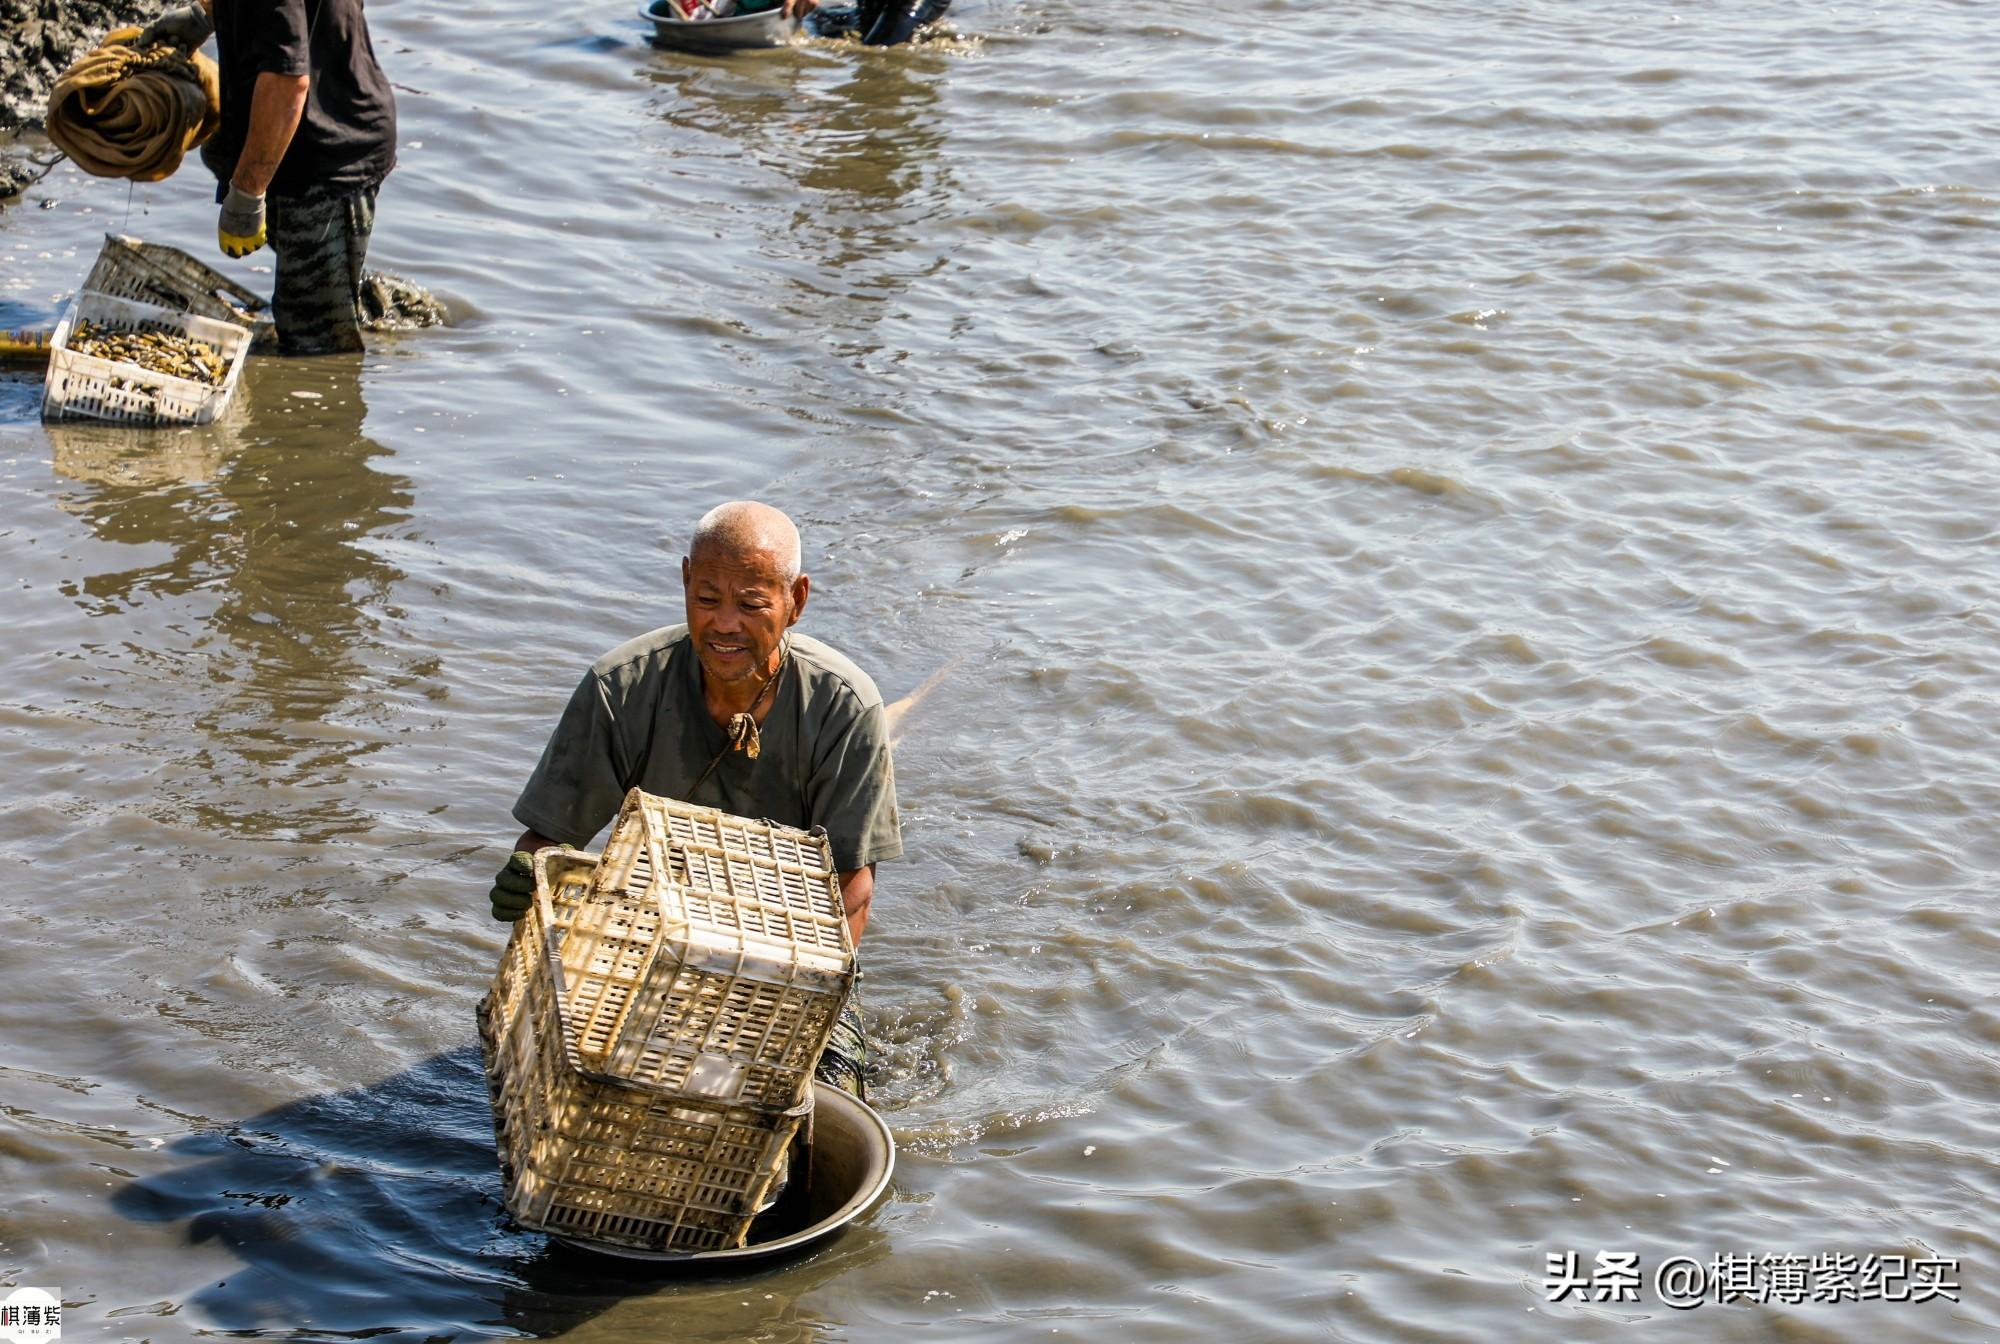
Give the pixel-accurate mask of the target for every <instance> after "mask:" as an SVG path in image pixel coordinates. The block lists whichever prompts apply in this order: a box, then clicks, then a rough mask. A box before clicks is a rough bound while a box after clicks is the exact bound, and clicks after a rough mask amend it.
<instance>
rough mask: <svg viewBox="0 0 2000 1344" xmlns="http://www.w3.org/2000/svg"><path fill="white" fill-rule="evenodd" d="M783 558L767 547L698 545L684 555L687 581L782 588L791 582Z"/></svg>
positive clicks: (721, 585) (732, 585)
mask: <svg viewBox="0 0 2000 1344" xmlns="http://www.w3.org/2000/svg"><path fill="white" fill-rule="evenodd" d="M786 559H787V557H785V556H783V555H780V554H779V553H778V552H777V551H776V550H775V549H773V548H770V547H743V546H717V545H707V546H701V545H698V546H696V547H695V548H694V550H693V552H692V553H691V554H689V556H688V582H689V583H690V584H710V585H714V586H717V587H725V588H771V589H777V590H782V589H784V588H785V587H786V586H787V585H788V584H789V583H790V582H791V575H790V574H789V573H787V572H786V571H787V570H788V569H789V566H788V565H787V564H786Z"/></svg>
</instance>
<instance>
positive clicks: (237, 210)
mask: <svg viewBox="0 0 2000 1344" xmlns="http://www.w3.org/2000/svg"><path fill="white" fill-rule="evenodd" d="M215 240H216V242H217V243H219V244H221V246H222V251H223V254H224V255H225V256H231V257H247V256H249V255H250V254H251V253H252V252H255V251H256V250H257V249H258V248H260V247H262V246H263V245H264V243H265V237H264V198H263V197H262V196H252V195H251V194H250V193H249V192H247V191H245V190H243V188H241V187H239V186H237V185H236V184H235V183H234V182H231V183H230V184H229V194H228V195H227V196H224V197H223V198H222V217H221V218H220V219H218V220H217V221H216V223H215Z"/></svg>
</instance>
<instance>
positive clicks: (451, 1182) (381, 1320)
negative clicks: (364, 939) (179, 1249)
mask: <svg viewBox="0 0 2000 1344" xmlns="http://www.w3.org/2000/svg"><path fill="white" fill-rule="evenodd" d="M170 1151H171V1152H172V1153H173V1154H174V1155H175V1156H176V1157H178V1158H180V1159H181V1162H180V1164H179V1165H178V1166H176V1167H175V1168H173V1169H172V1170H169V1171H166V1172H164V1173H161V1174H158V1175H154V1176H149V1177H147V1178H145V1179H142V1180H137V1181H133V1182H132V1183H130V1184H128V1185H126V1186H124V1187H122V1188H121V1189H120V1190H119V1191H118V1192H117V1194H116V1195H115V1196H114V1198H113V1202H112V1207H113V1209H114V1210H115V1211H116V1212H117V1213H118V1214H120V1215H121V1216H123V1217H125V1218H127V1219H129V1220H131V1221H133V1222H147V1223H160V1222H183V1221H184V1222H185V1223H186V1224H187V1240H188V1242H189V1243H190V1244H194V1245H201V1244H207V1243H216V1244H219V1245H222V1246H225V1247H227V1248H228V1249H229V1250H230V1251H231V1252H232V1253H233V1254H234V1255H235V1256H236V1257H238V1258H239V1259H240V1260H241V1261H242V1264H243V1268H242V1270H241V1271H239V1272H234V1273H231V1274H229V1275H228V1276H227V1277H226V1278H224V1279H222V1280H220V1281H219V1282H216V1283H213V1284H210V1285H207V1286H205V1287H203V1288H202V1289H200V1290H199V1291H197V1292H196V1293H194V1294H193V1295H192V1296H191V1297H190V1298H189V1299H188V1300H187V1301H186V1302H185V1303H183V1304H182V1306H183V1307H184V1308H193V1309H194V1311H195V1312H196V1314H197V1315H199V1316H200V1317H202V1318H204V1319H205V1320H206V1321H209V1322H212V1323H213V1324H214V1325H215V1326H217V1327H219V1328H221V1329H223V1330H229V1331H257V1332H260V1333H261V1332H263V1331H265V1330H275V1329H277V1328H281V1327H286V1326H297V1325H299V1324H300V1323H301V1322H303V1321H308V1320H309V1321H311V1322H312V1326H313V1328H314V1330H315V1331H316V1332H318V1333H319V1334H324V1335H330V1336H336V1337H343V1336H365V1337H369V1338H380V1337H392V1338H410V1339H426V1338H440V1337H442V1338H453V1337H457V1338H492V1337H494V1336H495V1335H496V1334H505V1335H519V1336H526V1337H530V1338H552V1337H555V1336H559V1335H565V1334H568V1333H569V1332H570V1331H573V1330H576V1329H577V1328H578V1327H580V1326H582V1325H584V1324H585V1323H586V1322H589V1321H591V1320H593V1319H595V1318H597V1317H600V1316H605V1315H607V1314H609V1315H610V1317H611V1319H609V1320H607V1321H606V1322H605V1327H606V1328H605V1333H606V1334H607V1335H615V1336H617V1337H620V1338H626V1337H631V1338H649V1339H650V1338H660V1339H665V1338H673V1339H676V1340H702V1339H713V1340H717V1341H723V1340H737V1339H741V1338H744V1337H745V1336H746V1334H749V1333H752V1332H753V1331H754V1333H755V1334H756V1336H757V1337H758V1338H764V1339H783V1340H810V1339H815V1338H818V1337H819V1335H820V1331H821V1329H822V1328H823V1327H825V1326H827V1325H828V1324H829V1322H827V1321H825V1320H823V1319H822V1318H820V1317H819V1316H817V1315H815V1314H814V1313H813V1312H812V1311H811V1310H810V1309H808V1308H805V1307H803V1306H802V1305H801V1303H800V1299H801V1298H802V1297H804V1296H805V1295H807V1294H809V1293H811V1292H814V1291H816V1290H817V1289H819V1288H822V1287H824V1286H825V1285H826V1284H827V1283H828V1282H829V1281H831V1280H832V1279H834V1278H836V1277H838V1276H839V1275H842V1274H845V1273H847V1272H849V1271H850V1270H854V1269H857V1268H860V1267H862V1266H864V1265H867V1264H870V1263H872V1262H874V1261H875V1260H878V1259H880V1258H881V1257H882V1256H884V1255H886V1254H887V1253H888V1240H887V1238H886V1237H885V1236H883V1235H881V1234H878V1233H873V1232H871V1231H869V1230H868V1229H866V1228H855V1229H850V1230H849V1231H848V1232H846V1233H844V1234H842V1235H841V1236H840V1237H839V1238H838V1239H837V1240H836V1241H835V1242H834V1243H833V1244H832V1245H831V1247H830V1248H828V1249H826V1250H823V1251H821V1252H820V1253H818V1254H816V1255H811V1256H809V1257H808V1258H805V1259H801V1260H797V1261H793V1262H790V1263H787V1264H781V1265H778V1266H775V1267H773V1266H770V1265H762V1266H758V1267H757V1268H756V1269H755V1270H754V1271H752V1272H751V1274H745V1273H743V1272H737V1273H735V1274H732V1275H729V1276H713V1275H709V1276H701V1277H699V1278H690V1277H688V1276H687V1275H685V1274H675V1273H673V1272H671V1271H669V1272H668V1273H666V1274H664V1275H663V1274H661V1273H657V1272H653V1271H651V1270H650V1269H649V1268H648V1267H644V1266H634V1265H631V1264H628V1263H626V1262H621V1261H617V1260H611V1259H606V1258H603V1257H599V1256H594V1255H589V1254H586V1253H583V1252H579V1251H574V1250H569V1249H566V1248H564V1247H562V1246H559V1245H554V1244H551V1243H549V1242H548V1241H547V1239H546V1238H544V1237H541V1236H539V1235H537V1234H534V1233H527V1232H522V1231H520V1230H518V1229H517V1228H515V1227H513V1225H512V1224H511V1223H510V1222H509V1221H508V1220H507V1217H506V1214H505V1212H504V1210H503V1209H502V1208H501V1205H500V1175H499V1169H498V1166H497V1163H496V1160H495V1157H494V1152H493V1130H492V1122H491V1117H490V1113H489V1111H488V1108H487V1099H486V1084H485V1077H484V1074H483V1073H482V1071H481V1069H480V1063H479V1053H478V1051H477V1050H476V1049H474V1048H472V1047H465V1048H462V1049H457V1050H451V1051H447V1052H444V1053H441V1054H437V1055H433V1056H431V1057H430V1058H428V1059H425V1060H422V1061H420V1062H419V1063H417V1064H415V1065H413V1066H411V1067H410V1068H408V1069H405V1070H403V1071H402V1072H401V1073H397V1074H395V1075H393V1076H391V1077H389V1078H386V1079H384V1080H383V1081H382V1082H379V1083H376V1084H374V1085H373V1086H370V1087H362V1088H354V1089H351V1090H349V1091H345V1092H338V1093H331V1094H327V1095H324V1096H318V1097H308V1098H304V1099H302V1100H299V1101H296V1102H292V1103H289V1104H287V1105H284V1106H280V1107H276V1108H274V1109H272V1110H270V1111H267V1112H265V1113H263V1114H261V1115H257V1116H254V1117H252V1118H251V1119H248V1120H245V1121H243V1122H241V1123H240V1124H237V1125H233V1126H231V1127H229V1128H228V1129H226V1130H218V1131H214V1132H207V1133H200V1134H194V1135H190V1136H189V1137H187V1138H185V1139H182V1140H180V1141H178V1142H177V1143H176V1144H175V1145H173V1147H172V1148H171V1149H170ZM753 1276H754V1279H755V1283H756V1291H755V1292H754V1293H752V1292H750V1291H749V1290H748V1287H747V1284H748V1282H749V1281H750V1279H751V1278H752V1277H753ZM746 1299H747V1300H748V1303H749V1307H748V1310H747V1311H746V1310H745V1302H746Z"/></svg>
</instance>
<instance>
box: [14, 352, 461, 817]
mask: <svg viewBox="0 0 2000 1344" xmlns="http://www.w3.org/2000/svg"><path fill="white" fill-rule="evenodd" d="M252 372H253V373H255V374H257V375H258V376H257V377H256V378H255V379H252V380H248V382H249V385H248V386H246V388H245V390H244V397H245V398H246V399H248V400H250V401H252V402H253V403H255V407H254V409H255V412H256V413H255V414H254V415H253V414H252V413H251V411H250V410H249V409H246V408H241V407H239V408H233V409H232V411H231V413H230V414H229V415H228V416H226V417H225V418H224V419H223V420H222V421H220V422H218V423H217V424H215V425H211V426H204V427H201V428H198V429H192V430H186V431H178V430H171V429H168V430H150V431H134V430H131V429H125V428H121V427H118V426H112V425H99V424H91V423H88V422H84V423H74V424H57V425H50V426H48V427H47V433H48V436H49V441H50V447H51V450H52V456H53V461H54V466H55V470H56V472H57V473H58V474H59V475H60V476H63V477H65V478H67V479H68V480H70V481H72V482H75V483H76V487H77V488H73V489H70V490H67V491H65V492H64V493H63V495H62V496H61V497H60V498H59V500H58V503H59V505H60V506H61V507H62V508H63V509H64V510H65V511H66V512H68V513H69V514H71V515H72V516H73V517H75V518H76V519H78V520H79V521H80V522H81V523H82V524H83V525H84V526H85V527H87V528H88V529H89V530H90V532H91V533H92V534H93V535H94V536H95V537H96V538H97V539H98V540H99V541H102V542H105V543H112V546H111V547H110V548H108V549H106V550H104V551H101V552H99V553H98V554H99V555H101V556H104V557H106V558H107V559H108V560H109V563H103V564H100V565H98V567H96V568H95V569H94V570H93V571H91V572H89V573H85V574H82V575H80V576H78V577H75V578H72V579H70V580H68V581H66V583H65V585H64V591H65V592H66V593H68V595H69V596H70V597H71V598H72V599H73V600H74V601H75V602H76V603H77V604H78V605H79V606H80V607H82V608H83V610H84V611H86V612H88V613H89V614H90V615H92V616H96V617H105V618H107V620H108V624H107V627H106V628H107V630H108V629H109V628H111V627H114V626H115V627H121V628H129V627H130V626H131V625H132V623H133V620H134V614H135V613H136V612H138V611H139V609H141V608H142V607H145V606H147V605H148V604H151V603H158V602H164V603H167V604H169V610H172V609H173V608H175V607H180V608H183V609H185V608H187V607H192V608H194V609H195V610H196V611H197V612H198V613H199V616H198V620H197V621H196V622H193V623H191V631H192V633H189V634H187V635H185V636H179V637H172V636H169V637H166V638H161V639H159V640H158V642H157V644H156V645H155V646H154V647H153V649H152V650H151V651H152V652H154V653H156V654H159V653H165V654H167V655H170V656H172V657H175V658H178V659H181V660H184V661H185V667H184V671H185V673H187V674H188V676H187V677H186V679H185V680H184V681H183V685H184V686H199V687H201V688H202V690H201V692H200V694H201V699H200V701H199V703H198V704H197V705H196V706H195V707H194V708H193V710H192V712H191V713H190V714H189V715H188V716H187V717H188V721H189V722H190V724H191V725H192V727H193V728H194V729H195V730H196V731H197V740H198V742H199V743H200V750H199V753H198V757H199V759H197V760H195V761H193V762H191V764H193V765H195V766H196V767H197V768H199V767H202V766H205V767H206V773H207V774H208V775H209V777H210V779H211V781H212V786H211V787H209V788H207V789H203V788H201V787H200V786H198V785H197V786H196V788H195V793H196V795H197V799H196V800H194V801H193V807H194V810H195V811H196V812H197V813H198V814H199V816H200V819H201V820H202V822H203V823H204V824H205V825H214V826H219V827H223V828H225V829H240V828H243V827H246V826H247V827H250V828H252V829H255V830H262V829H268V823H269V821H270V815H269V812H268V810H267V809H264V808H259V807H244V806H242V805H241V802H240V798H239V797H238V791H239V790H238V781H240V780H241V779H242V778H243V777H244V776H245V775H246V774H253V775H254V777H255V778H256V779H257V780H258V781H259V782H260V785H261V786H263V787H266V788H271V787H276V788H285V787H288V786H290V787H298V788H301V789H303V790H304V792H306V793H315V792H317V791H316V790H314V789H313V788H312V787H311V786H314V785H324V784H325V783H326V782H327V781H330V780H337V779H339V778H340V777H341V776H342V775H343V774H344V773H346V772H347V771H348V770H349V769H350V768H351V766H352V764H353V762H354V761H355V759H356V758H357V757H359V756H363V755H366V754H368V753H370V752H372V751H376V750H379V749H380V748H381V747H382V745H383V742H382V736H383V735H381V734H377V733H372V732H367V731H362V732H355V731H353V726H354V725H355V724H356V723H358V722H365V721H366V720H367V719H368V718H369V716H370V715H373V714H379V713H380V712H381V711H380V709H379V703H378V702H379V697H378V696H373V695H370V694H369V693H368V692H370V691H372V690H377V689H379V688H380V687H382V686H383V685H384V684H385V683H386V684H387V685H388V686H391V687H393V686H397V685H404V684H408V683H410V682H412V681H415V680H418V679H424V678H430V677H433V676H434V674H435V673H436V671H437V666H436V664H435V661H434V660H427V659H425V658H423V657H422V656H419V657H417V658H415V659H413V660H411V661H410V662H409V665H407V666H402V667H394V666H384V664H385V663H386V662H387V661H388V658H389V655H388V654H387V653H386V652H385V650H384V647H383V639H382V634H383V627H384V624H385V623H386V622H394V621H395V620H396V618H397V617H398V616H399V613H398V612H397V610H396V608H395V606H394V605H393V600H392V599H393V590H394V588H395V586H396V584H397V583H399V582H400V581H401V580H402V578H403V574H402V573H401V571H399V570H398V569H397V568H396V567H395V566H394V565H392V564H390V563H388V562H387V561H386V560H385V559H384V558H383V557H382V555H381V554H380V553H378V551H377V550H376V549H375V548H374V547H372V546H371V541H372V540H373V539H375V538H378V537H380V536H382V535H384V534H385V533H389V532H391V531H392V530H394V529H396V528H398V527H401V526H403V525H405V524H406V522H407V520H408V519H409V516H410V508H411V504H412V502H413V494H412V487H411V484H410V482H409V481H408V480H407V479H406V478H404V477H401V476H398V475H395V474H394V473H391V472H388V471H384V470H382V469H381V467H380V466H379V465H378V463H379V462H382V461H386V460H387V459H388V450H387V449H385V448H383V447H382V446H381V445H380V444H378V443H376V442H375V441H373V440H372V439H370V438H369V437H367V435H366V434H364V433H363V431H362V425H363V421H364V419H365V418H366V414H367V406H366V403H365V401H364V399H363V396H362V390H361V364H360V360H359V359H358V358H354V359H326V360H310V361H294V362H280V361H265V362H264V367H258V366H254V365H253V369H252ZM202 795H206V797H205V798H203V797H202ZM288 802H289V806H288V807H287V809H286V811H287V815H286V816H285V818H284V820H283V822H282V823H281V824H283V825H285V826H289V827H295V828H298V829H299V830H300V831H301V832H302V833H304V834H308V835H310V836H312V837H314V838H324V837H325V836H328V835H333V834H338V833H340V832H342V831H345V830H350V829H355V828H358V827H361V826H362V825H364V824H365V823H364V822H363V820H362V819H361V818H359V817H357V816H355V815H354V814H353V812H352V808H351V806H350V805H349V804H348V803H346V802H344V801H342V800H341V799H340V798H339V797H337V796H335V795H333V794H331V793H324V792H320V793H319V794H318V796H316V797H313V798H310V799H309V798H306V797H303V796H301V797H294V798H292V799H290V800H288Z"/></svg>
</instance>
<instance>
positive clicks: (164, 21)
mask: <svg viewBox="0 0 2000 1344" xmlns="http://www.w3.org/2000/svg"><path fill="white" fill-rule="evenodd" d="M214 31H215V20H214V19H212V18H210V17H209V16H208V11H207V10H205V9H203V8H202V7H201V6H200V5H199V4H193V5H188V6H185V7H184V8H181V9H170V10H168V11H167V12H166V13H164V14H162V15H160V17H159V18H157V19H154V20H153V21H152V22H151V23H149V24H147V25H146V26H145V27H144V28H141V29H140V30H139V35H138V36H137V37H135V38H133V39H132V45H133V46H135V47H138V48H139V49H140V50H142V51H143V50H145V49H146V48H147V47H157V46H160V45H161V44H163V43H164V44H167V45H171V46H176V47H179V48H180V49H181V50H182V51H193V50H194V49H195V48H196V47H198V46H200V45H201V44H202V43H204V42H206V41H208V35H209V34H210V33H212V32H214Z"/></svg>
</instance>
